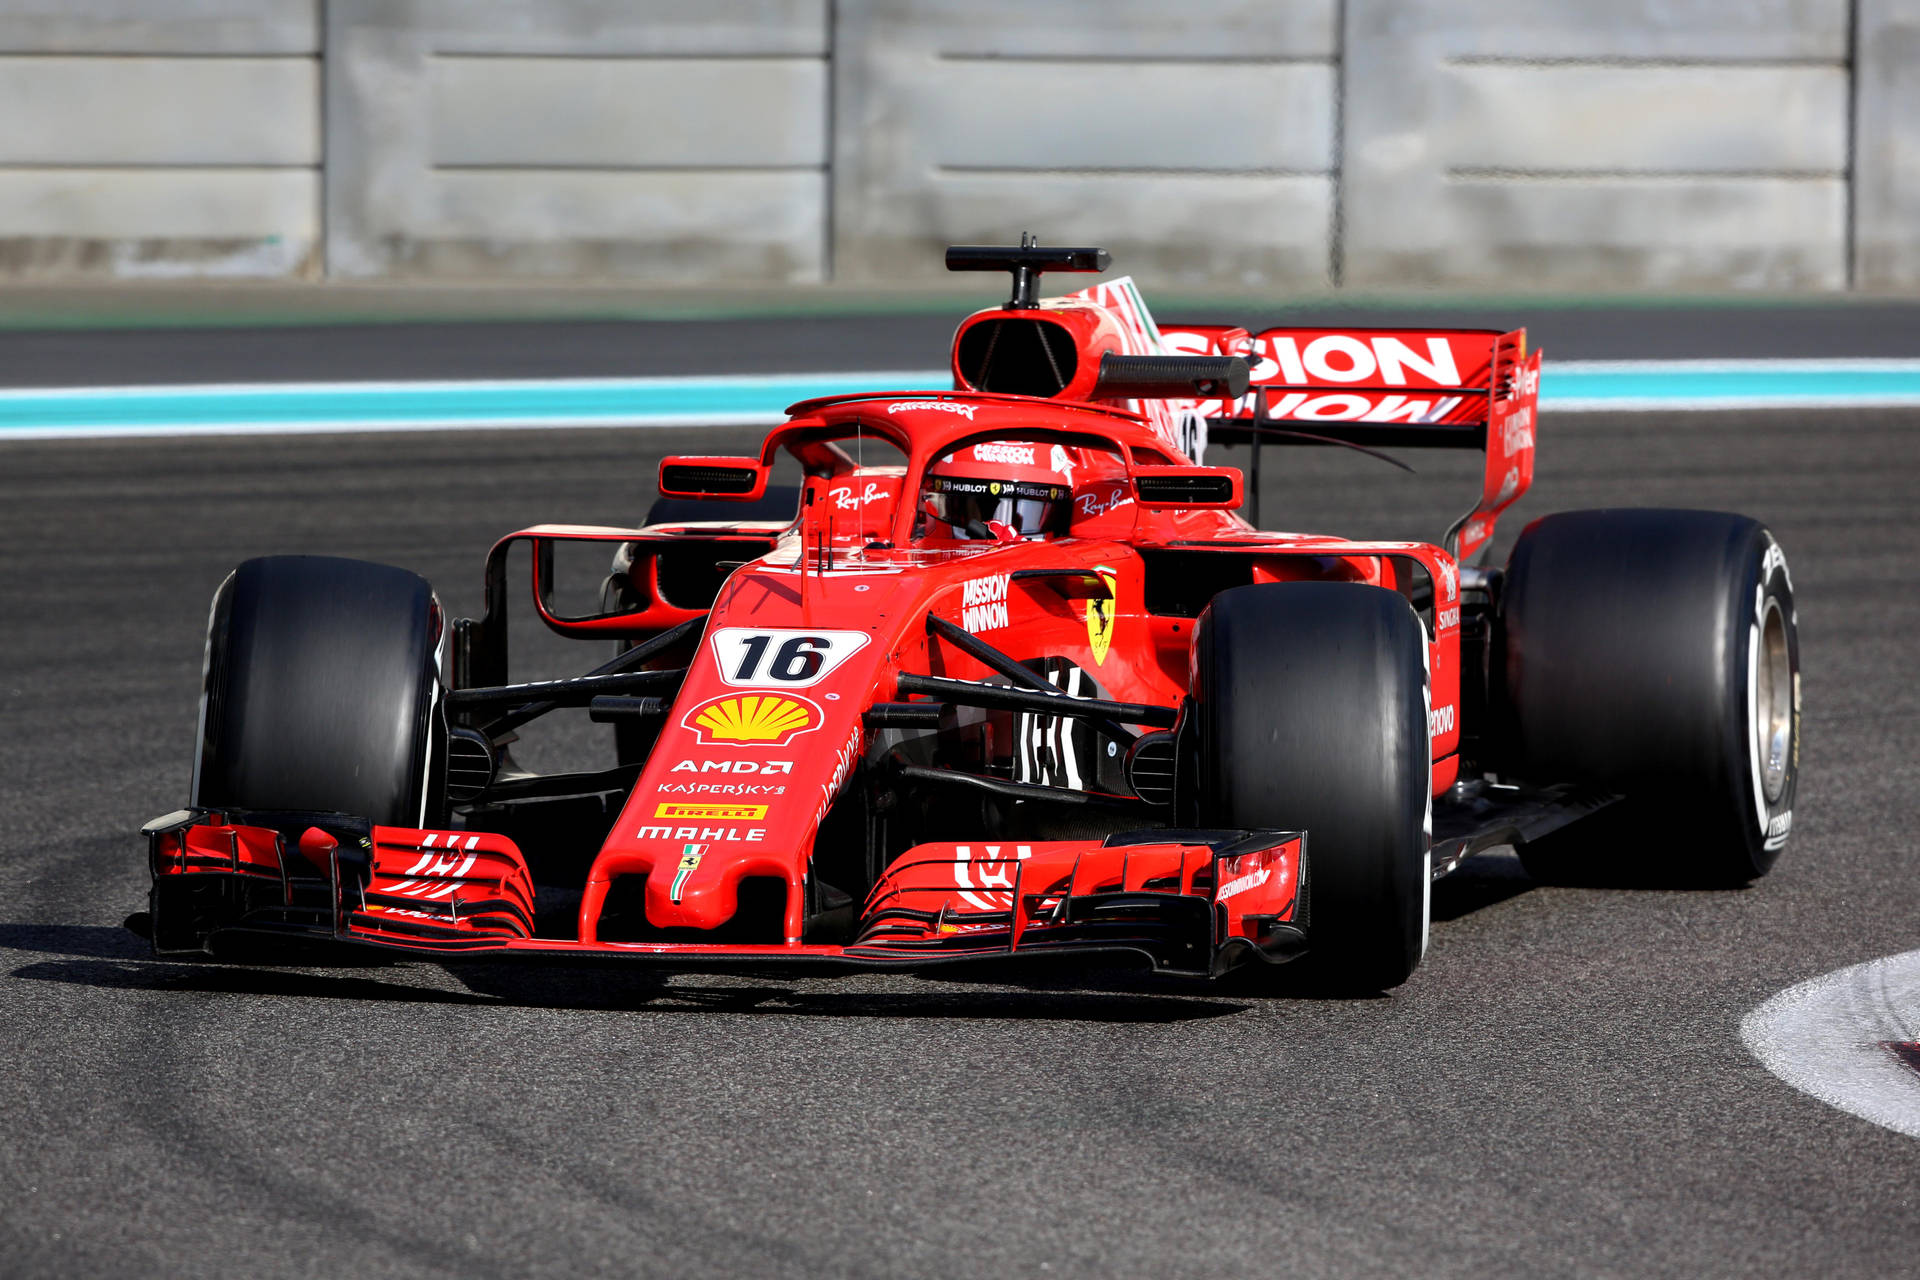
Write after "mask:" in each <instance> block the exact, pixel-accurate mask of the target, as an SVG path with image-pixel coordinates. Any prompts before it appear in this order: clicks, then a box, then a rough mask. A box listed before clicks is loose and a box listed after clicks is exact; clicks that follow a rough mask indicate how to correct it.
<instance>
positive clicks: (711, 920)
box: [647, 844, 740, 929]
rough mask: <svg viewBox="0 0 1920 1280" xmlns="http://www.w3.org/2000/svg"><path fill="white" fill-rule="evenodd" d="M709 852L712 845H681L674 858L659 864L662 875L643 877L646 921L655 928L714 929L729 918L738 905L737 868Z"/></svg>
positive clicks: (735, 865)
mask: <svg viewBox="0 0 1920 1280" xmlns="http://www.w3.org/2000/svg"><path fill="white" fill-rule="evenodd" d="M712 853H713V846H712V845H708V844H689V845H685V846H683V847H682V848H681V850H680V856H679V858H678V859H677V860H675V861H674V862H672V863H670V864H667V865H664V866H662V867H661V871H662V872H664V873H665V874H658V873H656V874H654V875H651V876H648V877H647V923H648V924H651V925H653V926H654V927H655V928H656V929H715V928H718V927H719V926H721V925H723V924H725V923H726V922H727V921H729V920H731V919H733V913H734V912H735V911H736V910H738V909H739V905H740V904H739V893H738V890H739V882H740V877H739V871H740V868H739V866H738V864H731V865H730V864H729V860H727V859H724V858H718V857H713V856H711V855H712ZM729 873H731V874H729Z"/></svg>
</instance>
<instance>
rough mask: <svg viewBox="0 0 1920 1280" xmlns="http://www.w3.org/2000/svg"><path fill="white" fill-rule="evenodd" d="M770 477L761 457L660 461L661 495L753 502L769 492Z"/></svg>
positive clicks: (688, 457)
mask: <svg viewBox="0 0 1920 1280" xmlns="http://www.w3.org/2000/svg"><path fill="white" fill-rule="evenodd" d="M767 475H768V468H767V467H765V466H763V465H762V464H761V462H760V459H758V458H752V457H746V458H734V457H705V456H697V455H693V454H680V455H676V456H674V457H669V458H663V459H661V461H660V496H661V497H663V498H704V499H707V500H709V501H713V502H753V501H755V500H756V499H758V498H760V497H761V496H762V495H764V494H765V493H766V491H767Z"/></svg>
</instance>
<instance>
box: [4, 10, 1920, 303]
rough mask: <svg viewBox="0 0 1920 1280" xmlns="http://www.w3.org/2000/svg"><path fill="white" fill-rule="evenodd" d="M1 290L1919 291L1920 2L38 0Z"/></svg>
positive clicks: (14, 155)
mask: <svg viewBox="0 0 1920 1280" xmlns="http://www.w3.org/2000/svg"><path fill="white" fill-rule="evenodd" d="M0 121H7V122H9V124H7V125H0V278H12V279H27V278H64V277H86V276H93V277H102V276H106V277H113V276H128V275H141V274H178V275H188V274H255V275H267V276H299V275H321V274H324V275H328V276H332V277H337V278H385V279H396V278H398V279H407V278H418V279H466V278H483V277H493V278H498V277H544V278H601V279H621V280H631V281H660V282H688V283H698V282H707V281H794V282H808V281H820V280H828V279H832V280H846V281H880V280H887V281H897V280H902V279H906V280H912V279H926V278H931V277H934V276H936V275H938V274H940V269H939V258H938V254H939V249H940V247H941V246H943V245H945V244H947V243H951V242H955V241H982V240H1006V239H1010V238H1012V237H1014V236H1016V235H1017V234H1018V233H1019V232H1021V231H1022V230H1032V231H1035V232H1036V233H1038V234H1040V235H1042V236H1044V237H1045V238H1046V239H1048V240H1049V241H1052V242H1064V241H1067V240H1073V241H1087V242H1098V243H1102V244H1106V245H1108V246H1109V247H1111V248H1112V249H1113V250H1114V251H1115V253H1116V256H1117V257H1118V259H1119V261H1120V262H1121V263H1122V264H1123V265H1125V266H1126V267H1127V268H1128V269H1129V270H1133V271H1137V272H1138V273H1140V274H1141V275H1143V276H1148V277H1150V278H1152V279H1154V280H1155V281H1156V282H1159V283H1161V285H1162V287H1166V286H1175V287H1182V286H1184V287H1189V288H1195V289H1204V288H1222V287H1230V288H1249V287H1250V288H1262V287H1268V286H1273V287H1286V288H1299V287H1303V286H1304V287H1324V286H1325V285H1327V284H1329V283H1332V284H1337V285H1347V286H1360V287H1366V288H1406V287H1416V286H1417V287H1426V286H1437V287H1458V288H1473V289H1531V288H1576V289H1586V288H1611V289H1618V288H1644V289H1658V288H1682V289H1719V288H1744V287H1753V288H1769V289H1816V290H1835V289H1843V288H1847V287H1850V286H1861V287H1868V288H1912V287H1915V286H1916V285H1920V163H1917V162H1920V0H1286V2H1285V3H1281V2H1279V0H1186V2H1185V3H1183V4H1181V5H1178V6H1169V5H1167V4H1164V3H1157V2H1156V0H1101V2H1100V3H1097V4H1095V3H1091V2H1088V3H1081V4H1066V3H1052V4H1034V3H1031V0H703V2H702V3H701V4H699V5H689V4H685V3H682V2H680V0H325V2H324V3H322V2H321V0H0Z"/></svg>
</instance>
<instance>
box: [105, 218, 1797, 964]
mask: <svg viewBox="0 0 1920 1280" xmlns="http://www.w3.org/2000/svg"><path fill="white" fill-rule="evenodd" d="M1107 264H1108V258H1107V255H1106V253H1105V252H1104V251H1102V250H1097V249H1051V248H1041V247H1038V246H1034V245H1030V244H1023V245H1022V246H1021V247H1019V248H995V247H961V248H955V249H953V250H950V251H949V255H948V265H949V266H950V267H954V268H956V269H976V270H978V269H990V270H996V271H1001V270H1004V271H1008V272H1011V273H1012V275H1013V281H1014V285H1013V293H1012V297H1011V298H1010V299H1009V300H1008V301H1007V303H1006V304H1005V305H1004V306H1001V307H996V308H993V309H991V310H986V311H982V312H979V313H977V314H975V315H973V316H971V317H969V318H968V319H966V320H965V321H964V322H963V323H962V324H961V325H960V327H959V329H958V331H957V333H956V335H955V339H954V343H953V349H952V368H953V381H954V385H953V386H952V387H951V388H943V389H938V390H922V391H900V392H895V393H889V394H880V395H850V396H837V397H829V398H824V399H817V400H810V401H807V402H805V403H802V404H797V405H794V406H793V407H792V408H791V409H790V410H789V420H788V421H787V422H786V423H785V424H784V425H781V426H779V427H777V428H775V429H774V430H773V431H772V432H771V434H769V435H768V436H767V437H766V440H765V443H764V445H763V446H762V447H761V449H760V451H759V452H758V453H756V454H753V455H751V456H744V457H710V456H698V457H671V458H668V459H667V460H666V461H665V462H664V463H663V464H662V465H661V467H660V477H659V479H660V493H661V494H662V502H661V503H660V504H658V506H657V507H656V511H655V513H654V514H653V515H652V516H651V517H650V519H649V522H648V523H646V524H645V525H644V526H641V527H634V528H602V527H582V526H574V525H541V526H537V527H533V528H528V529H522V530H520V531H518V532H515V533H512V534H510V535H508V536H507V537H506V538H504V539H502V540H501V541H500V542H499V543H498V544H497V545H496V546H495V547H494V548H493V550H492V553H491V554H490V555H489V556H488V558H487V561H486V568H485V588H486V594H485V610H484V614H483V616H481V617H478V618H450V617H447V616H445V615H444V614H443V613H442V611H441V608H440V605H439V603H438V602H437V600H436V598H435V596H434V593H433V591H432V590H431V588H430V587H429V586H428V584H427V583H426V582H425V581H423V580H422V579H421V578H419V577H417V576H416V575H414V574H412V573H409V572H406V571H403V570H400V569H395V568H387V567H383V566H379V565H373V564H366V563H361V562H357V561H347V560H337V559H326V558H315V557H286V556H276V557H268V558H264V559H256V560H250V561H247V562H246V563H244V564H242V565H240V566H239V567H238V568H237V569H236V570H235V571H234V572H233V574H232V575H231V576H230V577H229V578H228V579H227V580H226V581H225V582H224V583H223V584H222V585H221V587H220V588H219V590H218V592H217V593H216V595H215V597H214V602H213V610H212V616H211V625H210V629H209V634H208V639H207V649H206V667H205V687H204V695H203V700H202V703H201V713H200V725H199V733H198V742H197V745H196V756H195V760H196V765H195V771H194V776H193V783H192V794H191V800H190V807H189V808H186V809H184V810H181V811H179V812H176V813H173V814H170V815H168V816H167V817H165V818H161V819H157V820H156V821H154V822H153V823H151V824H149V825H148V826H147V828H146V829H145V834H146V837H147V840H148V846H149V848H148V857H149V863H150V868H151V871H152V895H151V902H150V909H149V911H148V912H147V913H145V914H144V915H143V916H141V917H136V920H137V922H138V927H139V928H141V930H142V931H143V932H145V933H146V934H147V935H148V936H149V937H150V938H151V940H152V942H153V945H154V947H155V948H156V950H157V951H159V952H161V953H167V954H174V953H190V952H200V951H204V950H218V949H220V948H221V947H222V946H223V944H224V943H225V942H226V941H228V940H230V939H240V938H244V937H247V936H248V935H253V936H256V937H257V936H259V935H267V936H270V937H278V938H291V939H300V938H304V939H311V940H321V941H324V942H327V943H329V944H336V945H351V946H356V947H361V948H380V949H386V950H388V951H390V952H392V953H395V954H401V955H414V956H427V957H438V958H443V959H451V958H456V957H475V956H478V957H485V958H489V959H498V958H501V957H548V958H557V959H562V960H589V959H591V960H609V961H621V962H635V963H637V962H648V963H653V964H658V965H668V966H678V967H681V968H685V969H698V970H711V969H714V968H719V967H728V966H734V967H745V968H751V969H768V968H777V967H781V966H794V965H814V966H820V967H824V968H829V969H846V968H851V967H859V966H931V965H936V964H946V963H957V962H964V961H979V960H997V961H1002V962H1005V961H1007V960H1009V959H1013V960H1020V959H1025V958H1032V959H1035V960H1038V959H1040V958H1043V957H1046V958H1062V957H1066V958H1074V957H1077V958H1079V959H1081V960H1089V961H1091V960H1102V961H1112V960H1114V959H1118V958H1127V959H1131V960H1135V961H1140V960H1144V961H1145V963H1147V964H1148V965H1150V966H1152V967H1153V968H1155V969H1158V970H1161V971H1166V972H1172V973H1181V974H1194V975H1219V974H1222V973H1224V972H1226V971H1227V970H1229V969H1231V968H1234V967H1236V966H1239V965H1242V964H1246V963H1249V962H1252V963H1254V964H1256V965H1260V964H1268V963H1274V962H1279V961H1286V960H1291V959H1294V958H1296V957H1302V956H1304V957H1307V960H1308V964H1309V966H1310V967H1312V968H1314V969H1317V970H1319V971H1320V972H1322V973H1324V974H1325V975H1327V976H1328V977H1329V978H1330V979H1332V980H1333V981H1335V982H1338V983H1340V984H1341V985H1344V986H1347V987H1353V988H1360V989H1373V990H1378V989H1384V988H1388V987H1392V986H1394V985H1396V984H1398V983H1400V982H1402V981H1404V980H1405V979H1406V978H1407V977H1408V976H1409V975H1410V974H1411V973H1412V972H1413V970H1414V968H1415V967H1416V966H1417V965H1418V964H1419V962H1420V959H1421V956H1422V953H1423V951H1424V950H1425V948H1426V945H1427V935H1428V919H1429V913H1430V912H1429V903H1430V885H1431V884H1432V882H1433V881H1434V880H1435V879H1436V878H1437V877H1439V876H1442V875H1445V874H1446V873H1447V872H1448V871H1450V870H1452V869H1453V868H1455V867H1456V866H1458V865H1459V863H1460V862H1461V860H1462V859H1463V858H1465V857H1467V856H1468V855H1470V854H1473V853H1474V852H1476V851H1479V850H1484V849H1488V848H1491V847H1493V846H1503V845H1509V846H1513V847H1515V848H1517V849H1518V851H1519V852H1520V854H1521V856H1522V858H1523V859H1525V861H1526V864H1527V866H1528V867H1529V868H1531V869H1532V870H1533V871H1534V872H1535V873H1536V874H1537V875H1540V876H1543V877H1553V878H1568V877H1573V878H1581V877H1594V876H1599V877H1602V878H1605V877H1615V878H1618V877H1620V876H1623V875H1625V876H1631V875H1643V874H1655V873H1658V874H1660V875H1663V876H1679V877H1681V878H1684V879H1688V880H1693V881H1697V882H1710V883H1720V884H1738V883H1743V882H1745V881H1748V880H1750V879H1752V878H1754V877H1757V876H1759V875H1762V874H1764V873H1765V872H1766V871H1767V869H1768V867H1769V866H1770V865H1771V863H1772V862H1773V860H1774V859H1775V857H1776V856H1777V855H1778V853H1779V850H1780V848H1781V846H1782V845H1783V844H1784V842H1785V841H1786V839H1787V836H1788V832H1789V829H1790V827H1791V824H1792V804H1793V797H1794V784H1795V773H1796V768H1797V750H1798V727H1799V726H1798V714H1799V675H1798V652H1797V647H1796V641H1795V624H1794V606H1793V588H1792V583H1791V580H1790V578H1789V577H1788V572H1787V565H1786V562H1785V559H1784V557H1783V555H1782V554H1781V551H1780V548H1779V546H1778V545H1777V544H1776V543H1775V541H1774V539H1773V538H1772V536H1771V535H1770V534H1769V533H1768V531H1767V530H1766V529H1764V528H1763V527H1761V526H1760V525H1759V524H1757V523H1755V522H1754V521H1752V520H1749V519H1745V518H1742V517H1739V516H1734V515H1722V514H1715V513H1709V512H1697V511H1675V510H1604V511H1580V512H1569V513H1564V514H1558V515H1550V516H1547V517H1545V518H1543V519H1540V520H1537V521H1535V522H1534V523H1533V524H1531V525H1529V526H1528V527H1527V528H1526V530H1525V531H1524V532H1523V533H1521V534H1520V536H1519V538H1518V540H1517V543H1516V545H1515V546H1514V548H1513V551H1512V554H1511V556H1510V557H1509V558H1508V560H1507V561H1506V563H1505V566H1504V567H1503V568H1496V567H1489V566H1488V565H1486V564H1485V563H1484V562H1485V560H1486V559H1487V550H1488V544H1489V540H1490V539H1491V537H1492V535H1493V531H1494V524H1495V521H1496V520H1497V519H1498V517H1499V516H1500V514H1501V512H1502V511H1504V510H1505V509H1506V508H1507V507H1508V506H1510V505H1511V504H1512V503H1513V502H1514V501H1515V500H1516V499H1517V498H1519V497H1520V496H1521V495H1522V494H1524V493H1525V492H1526V491H1527V487H1528V484H1529V482H1530V481H1531V479H1532V476H1533V466H1534V440H1535V426H1536V421H1535V418H1536V413H1535V410H1536V399H1537V392H1538V383H1539V373H1540V353H1539V352H1538V351H1537V350H1536V351H1532V352H1529V351H1528V349H1527V344H1526V338H1525V333H1524V331H1516V332H1512V333H1501V332H1495V331H1479V330H1458V329H1453V330H1449V329H1433V330H1417V331H1415V330H1404V329H1399V330H1376V331H1359V330H1349V329H1339V330H1335V329H1297V328H1282V329H1269V330H1267V331H1265V332H1262V333H1258V334H1254V333H1249V332H1247V331H1246V330H1244V329H1238V328H1233V327H1230V326H1185V327H1178V328H1176V327H1172V326H1169V327H1166V328H1160V327H1158V326H1156V325H1155V324H1154V323H1153V321H1152V318H1151V317H1150V315H1149V314H1148V312H1147V310H1146V307H1145V305H1144V303H1143V302H1142V301H1141V299H1140V297H1139V295H1138V293H1137V292H1136V291H1135V290H1134V289H1133V287H1132V285H1131V283H1130V282H1128V281H1126V280H1120V281H1107V282H1103V283H1098V284H1096V285H1094V286H1093V287H1091V288H1089V289H1086V290H1083V291H1081V292H1079V293H1076V294H1073V295H1070V296H1067V297H1062V298H1051V299H1044V300H1043V299H1037V298H1036V297H1035V292H1036V280H1037V278H1038V277H1039V275H1040V274H1041V273H1042V272H1044V271H1055V272H1072V271H1080V272H1099V271H1103V270H1105V268H1106V267H1107ZM1209 438H1210V439H1211V440H1213V441H1214V442H1216V443H1219V442H1227V443H1245V444H1247V445H1249V446H1250V448H1251V449H1252V451H1253V452H1252V465H1253V468H1254V469H1255V473H1256V475H1257V473H1258V471H1257V469H1258V466H1259V459H1260V453H1259V450H1260V449H1261V447H1262V446H1263V445H1264V446H1267V447H1269V448H1270V447H1271V446H1275V445H1302V444H1313V445H1327V444H1332V445H1340V446H1347V447H1353V448H1359V449H1362V450H1368V451H1377V450H1380V449H1384V448H1395V447H1402V446H1437V447H1442V448H1462V449H1476V450H1481V451H1483V452H1484V453H1485V457H1486V466H1485V471H1484V481H1483V483H1482V485H1481V487H1480V491H1479V493H1478V495H1477V497H1476V498H1475V500H1474V502H1473V504H1472V506H1471V507H1470V508H1469V510H1468V511H1467V512H1466V513H1465V514H1464V515H1463V516H1462V517H1461V518H1460V519H1459V521H1458V522H1456V523H1455V524H1454V525H1453V527H1452V528H1451V529H1450V530H1448V531H1447V532H1446V534H1445V535H1444V536H1443V537H1442V538H1441V539H1440V540H1439V541H1438V542H1436V543H1431V544H1429V543H1415V542H1362V541H1346V540H1342V539H1340V538H1335V537H1326V536H1319V535H1309V534H1301V533H1273V532H1266V531H1262V530H1260V529H1258V528H1256V527H1255V525H1254V524H1252V523H1249V522H1248V521H1247V520H1245V519H1243V518H1242V517H1241V516H1240V515H1239V514H1237V510H1238V509H1239V508H1241V507H1242V505H1243V499H1244V498H1245V497H1246V490H1245V487H1244V481H1243V476H1242V473H1241V472H1240V471H1239V470H1237V469H1234V468H1229V467H1219V466H1205V465H1201V460H1202V451H1203V450H1204V448H1205V447H1206V442H1207V440H1208V439H1209ZM882 452H884V453H886V454H887V456H888V458H889V459H890V462H889V463H888V464H887V465H875V464H873V463H872V462H871V461H870V456H871V455H874V454H877V453H882ZM783 455H785V456H787V457H790V458H791V459H792V460H793V461H794V462H795V463H797V471H798V474H799V475H800V477H801V483H800V484H799V485H798V486H795V487H782V486H778V485H773V484H771V483H770V477H771V475H772V472H773V468H774V466H775V464H776V462H777V461H780V460H781V459H782V457H783ZM583 543H584V544H590V547H589V549H590V550H592V547H593V546H597V548H598V550H593V551H592V554H595V555H599V556H601V557H604V558H603V559H602V560H601V561H600V563H602V564H605V563H607V561H608V560H609V559H610V561H611V566H612V567H611V572H609V573H606V574H605V582H604V584H603V590H602V591H601V594H600V596H599V604H598V605H597V606H596V607H593V608H586V609H584V610H583V609H582V608H580V607H578V606H565V605H563V604H561V603H560V602H559V597H558V596H557V595H556V592H555V588H554V573H555V569H554V566H555V563H556V554H557V553H561V552H564V553H566V554H568V555H578V554H580V553H581V547H580V545H579V544H583ZM516 549H518V550H519V551H520V552H521V553H522V554H520V555H518V556H515V557H512V560H511V562H512V563H513V564H516V565H518V564H520V563H521V562H522V561H524V563H525V565H526V568H525V573H526V576H527V577H529V578H530V579H531V581H530V583H529V584H528V586H529V587H530V590H528V589H527V588H522V587H518V586H516V585H515V583H517V581H518V580H519V574H518V573H515V574H512V575H510V574H509V572H508V570H509V564H510V555H509V553H510V552H513V551H515V550H516ZM598 576H599V575H598V573H596V577H598ZM510 577H512V578H513V580H514V581H511V582H510V580H509V579H510ZM516 602H519V604H520V608H521V609H525V610H530V612H531V614H532V616H533V617H534V618H537V619H538V622H539V623H540V624H542V625H544V626H545V627H546V628H548V629H550V630H551V631H553V632H556V633H558V634H560V635H562V636H566V637H571V638H574V639H578V640H582V641H592V642H598V643H597V644H596V645H595V649H596V650H597V652H598V656H600V657H604V656H605V654H606V652H607V645H606V642H608V641H613V642H615V646H614V647H615V648H616V649H617V656H615V657H613V658H612V659H611V660H610V661H604V662H601V663H600V664H599V665H597V666H593V667H592V669H591V670H588V671H587V672H586V673H585V674H582V675H579V676H575V677H572V678H566V679H558V680H546V681H540V682H527V681H520V682H516V681H515V680H514V678H513V675H512V672H511V670H510V664H509V653H508V635H509V628H508V620H509V613H510V611H512V610H510V606H512V605H514V604H515V603H516ZM582 665H583V666H586V665H587V664H584V663H583V664H582ZM581 714H584V715H586V716H588V717H591V719H592V720H594V721H600V722H605V723H610V724H612V725H614V726H615V731H614V733H613V734H612V735H611V736H612V738H613V739H614V741H615V742H616V743H617V752H616V753H614V754H613V755H612V756H611V757H610V758H609V759H607V760H605V761H604V762H603V763H604V766H605V767H604V768H600V769H596V770H592V771H587V772H571V773H546V774H535V773H530V772H529V771H527V770H525V769H523V768H520V767H518V765H517V764H516V763H515V762H514V760H513V758H512V753H511V751H510V750H509V746H510V744H511V743H512V742H513V741H514V740H515V734H516V731H517V730H519V729H521V728H523V727H524V726H526V725H527V724H528V723H529V722H530V721H532V720H534V719H535V718H536V717H541V716H548V715H581Z"/></svg>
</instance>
